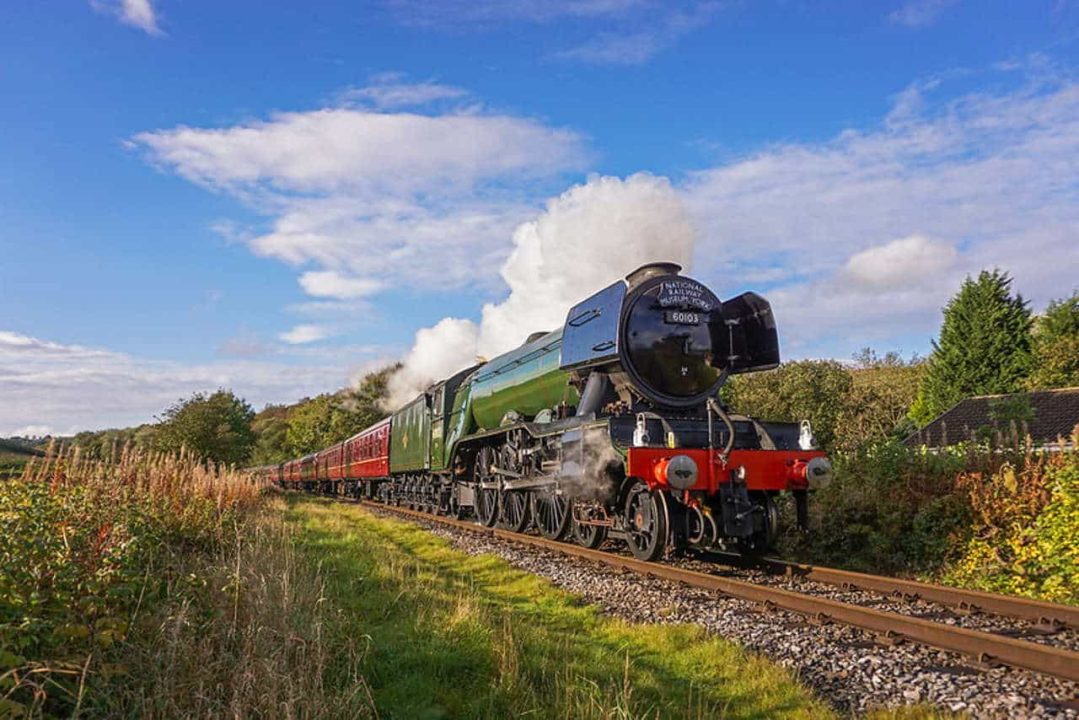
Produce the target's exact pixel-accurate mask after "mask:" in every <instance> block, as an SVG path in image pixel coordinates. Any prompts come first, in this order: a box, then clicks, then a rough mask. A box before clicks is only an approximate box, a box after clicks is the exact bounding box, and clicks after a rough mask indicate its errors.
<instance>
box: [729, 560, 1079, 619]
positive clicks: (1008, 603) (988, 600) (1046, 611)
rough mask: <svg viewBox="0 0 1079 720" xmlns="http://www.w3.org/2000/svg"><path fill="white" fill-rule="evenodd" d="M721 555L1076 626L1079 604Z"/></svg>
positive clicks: (794, 573) (792, 573)
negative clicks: (1061, 603) (1063, 603)
mask: <svg viewBox="0 0 1079 720" xmlns="http://www.w3.org/2000/svg"><path fill="white" fill-rule="evenodd" d="M708 555H710V556H712V557H719V558H722V562H725V563H728V564H731V565H736V566H739V567H746V568H753V569H757V568H759V569H764V570H768V571H771V572H776V573H781V574H784V575H787V576H788V577H797V578H802V579H805V580H811V581H814V582H820V583H824V584H826V585H837V586H839V587H841V588H844V589H851V588H857V589H860V590H869V591H872V592H877V593H881V594H884V595H895V596H901V597H903V598H905V599H922V600H928V601H930V602H935V603H940V604H941V605H948V606H951V607H955V608H958V609H959V610H962V611H966V612H984V613H987V614H990V615H1003V616H1007V617H1014V618H1019V619H1022V620H1032V621H1034V622H1036V623H1038V624H1041V625H1045V626H1049V627H1070V628H1079V607H1073V606H1070V605H1058V604H1057V603H1051V602H1045V601H1043V600H1032V599H1030V598H1020V597H1008V596H1007V595H997V594H994V593H988V592H982V591H980V590H965V589H962V588H950V587H944V586H941V585H932V584H930V583H925V582H921V581H918V580H905V579H902V578H892V577H886V576H882V575H870V574H868V573H861V572H854V571H852V570H839V569H836V568H828V567H820V566H817V565H808V564H803V563H795V562H788V561H786V560H776V559H773V558H761V559H747V558H744V557H742V556H740V555H735V554H731V553H709V554H708Z"/></svg>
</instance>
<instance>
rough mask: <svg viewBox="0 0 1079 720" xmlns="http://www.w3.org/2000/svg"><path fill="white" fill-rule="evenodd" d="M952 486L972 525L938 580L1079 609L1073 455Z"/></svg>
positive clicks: (1042, 456) (1030, 457)
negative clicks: (958, 490) (969, 511)
mask: <svg viewBox="0 0 1079 720" xmlns="http://www.w3.org/2000/svg"><path fill="white" fill-rule="evenodd" d="M1074 439H1075V440H1079V433H1076V436H1075V438H1074ZM959 485H960V487H961V489H962V490H963V491H965V493H966V496H967V497H968V498H969V500H970V504H971V508H972V511H973V514H974V518H975V528H974V532H973V534H972V536H971V537H970V538H969V540H968V541H967V543H966V544H965V545H964V546H963V547H962V555H961V557H959V558H958V559H957V560H956V561H955V562H954V563H952V564H951V565H950V566H949V567H948V568H947V569H945V571H944V572H943V573H942V574H941V579H942V580H943V581H944V582H947V583H950V584H955V585H960V586H963V587H972V588H978V589H981V590H989V591H994V592H1004V593H1009V594H1014V595H1025V596H1028V597H1036V598H1041V599H1043V600H1051V601H1054V602H1064V603H1071V604H1079V535H1077V529H1079V455H1076V453H1074V452H1062V453H1027V454H1026V455H1024V456H1023V457H1022V459H1021V460H1020V461H1018V462H1016V463H1015V464H1012V463H1009V464H1006V465H1003V466H1002V467H1000V468H999V469H997V470H996V472H994V473H992V474H991V475H984V474H981V473H965V474H963V475H961V476H960V478H959Z"/></svg>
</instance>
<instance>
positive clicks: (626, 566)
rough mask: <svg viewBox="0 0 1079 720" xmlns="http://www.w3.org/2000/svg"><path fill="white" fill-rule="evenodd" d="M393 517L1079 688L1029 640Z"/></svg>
mask: <svg viewBox="0 0 1079 720" xmlns="http://www.w3.org/2000/svg"><path fill="white" fill-rule="evenodd" d="M364 504H369V505H370V506H371V507H377V508H381V509H383V510H386V511H388V512H390V513H392V514H397V515H401V516H406V517H416V518H419V519H422V520H427V521H430V522H436V523H440V524H443V525H449V526H452V527H456V528H460V529H462V530H467V531H470V532H474V533H477V534H483V535H488V536H493V537H497V538H501V539H503V540H509V541H512V542H517V543H523V544H526V545H532V546H534V547H540V548H544V549H547V550H553V551H555V552H559V553H562V554H564V555H569V556H571V557H579V558H584V559H586V560H591V561H593V562H597V563H601V564H604V565H609V566H611V567H615V568H619V569H623V570H629V571H631V572H635V573H638V574H642V575H648V576H652V577H657V578H661V579H664V580H669V581H671V582H675V583H684V584H686V585H689V586H692V587H698V588H703V589H706V590H713V591H716V592H719V593H721V594H723V595H727V596H730V597H734V598H738V599H741V600H747V601H749V602H753V603H758V604H760V605H763V606H766V607H769V608H778V609H782V610H788V611H791V612H795V613H799V614H802V615H806V616H809V617H811V618H814V619H815V620H819V621H834V622H838V623H841V624H844V625H851V626H854V627H859V628H862V629H864V630H869V631H871V632H874V633H877V634H878V635H881V636H883V637H886V638H891V639H907V640H911V641H913V642H917V643H921V644H923V645H929V646H931V647H935V648H939V649H942V650H949V651H952V652H957V653H961V654H964V655H968V656H970V657H973V658H975V659H977V660H978V661H980V662H983V663H988V664H998V663H999V664H1003V665H1010V666H1012V667H1018V668H1024V669H1026V670H1033V671H1034V672H1039V673H1044V674H1047V675H1052V676H1054V677H1058V678H1063V679H1066V680H1071V681H1074V682H1079V653H1077V652H1072V651H1070V650H1064V649H1061V648H1056V647H1051V646H1048V645H1039V644H1038V643H1032V642H1028V641H1025V640H1017V639H1014V638H1010V637H1003V636H1000V635H994V634H992V633H987V632H983V631H980V630H969V629H966V628H960V627H955V626H951V625H944V624H941V623H935V622H931V621H929V620H923V619H921V618H913V617H909V616H906V615H902V614H900V613H895V612H888V611H884V610H876V609H873V608H867V607H862V606H860V605H853V604H851V603H845V602H840V601H838V600H831V599H829V598H822V597H816V596H813V595H806V594H803V593H798V592H794V591H791V590H784V589H781V588H775V587H769V586H766V585H756V584H753V583H749V582H745V581H743V580H732V579H730V578H724V577H720V576H717V575H709V574H707V573H702V572H697V571H695V570H686V569H684V568H678V567H673V566H671V565H664V564H661V563H652V562H644V561H642V560H637V559H636V558H631V557H626V556H623V555H616V554H614V553H610V552H605V551H602V550H589V549H588V548H583V547H580V546H578V545H571V544H569V543H564V542H558V541H555V540H548V539H547V538H543V537H536V536H533V535H524V534H522V533H515V532H511V531H509V530H503V529H501V528H488V527H484V526H482V525H476V524H475V523H472V522H466V521H462V520H457V519H454V518H447V517H445V516H441V515H433V514H431V513H426V512H420V511H418V510H409V509H407V508H401V507H396V506H393V505H383V504H381V503H364Z"/></svg>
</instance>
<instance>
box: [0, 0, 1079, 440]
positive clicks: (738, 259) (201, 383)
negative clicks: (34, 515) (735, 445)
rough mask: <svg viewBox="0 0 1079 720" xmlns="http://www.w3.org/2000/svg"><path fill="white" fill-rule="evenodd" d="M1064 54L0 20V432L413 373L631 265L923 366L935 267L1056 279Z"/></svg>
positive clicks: (800, 332)
mask: <svg viewBox="0 0 1079 720" xmlns="http://www.w3.org/2000/svg"><path fill="white" fill-rule="evenodd" d="M1077 36H1079V4H1077V3H1075V2H1067V1H1064V0H1056V1H1052V2H1029V3H1014V2H977V3H975V2H969V1H968V2H962V1H960V0H894V1H892V2H868V3H867V2H827V1H824V2H816V3H809V2H795V1H793V0H790V1H782V0H776V1H774V2H769V1H767V0H761V1H760V2H748V1H744V2H655V1H653V0H547V1H545V2H541V1H540V0H504V1H503V2H493V1H489V0H472V1H471V2H465V1H464V0H445V1H443V2H428V1H426V0H385V1H384V2H370V3H333V2H326V3H319V4H317V5H312V4H302V5H301V4H289V5H286V4H283V3H280V4H279V3H267V2H257V3H256V2H229V3H208V2H190V1H189V2H179V0H122V1H121V0H116V1H112V0H92V1H91V2H86V3H80V2H74V3H63V4H58V3H7V4H4V5H3V6H0V97H2V98H4V102H3V105H2V115H0V158H2V163H0V310H2V313H0V397H2V398H3V399H4V402H2V403H0V435H3V434H8V433H15V432H45V431H51V432H60V433H66V432H71V431H73V430H78V429H84V428H100V427H106V426H116V425H126V424H132V423H136V422H141V421H146V420H150V419H152V417H153V415H154V414H155V413H157V412H160V410H161V409H162V408H163V407H164V406H165V405H166V404H168V403H169V402H170V401H172V400H175V399H176V398H178V397H181V396H183V395H186V394H188V393H190V392H192V391H194V390H199V389H204V390H212V389H214V388H216V387H218V386H229V387H233V388H235V389H236V390H237V391H239V392H240V393H241V394H243V395H245V396H246V397H248V399H250V400H251V401H252V402H253V404H255V405H256V406H257V407H261V406H262V405H263V404H264V403H266V402H289V401H294V400H296V399H298V398H299V397H302V396H304V395H308V394H313V393H317V392H320V391H328V390H332V389H334V388H337V387H340V386H342V385H344V384H346V383H348V382H350V381H353V380H354V379H355V378H356V377H358V376H360V375H362V374H363V373H364V372H365V371H367V370H369V369H371V368H373V367H377V366H378V365H380V364H382V363H385V362H387V361H390V360H393V359H397V358H400V357H402V356H406V357H409V358H411V360H412V361H414V362H413V364H414V365H416V368H415V375H416V378H415V379H417V380H421V381H422V380H423V379H424V378H425V377H429V376H431V375H434V374H437V373H439V372H442V371H443V370H446V367H445V366H448V365H453V364H454V363H456V362H464V361H466V360H467V359H468V358H470V357H471V356H473V355H474V354H475V353H476V352H480V353H482V354H488V355H489V354H491V353H493V352H497V351H498V350H500V349H502V348H503V346H505V345H506V344H507V343H509V342H510V341H511V340H515V336H514V333H516V332H519V333H523V334H527V332H528V331H530V330H531V329H533V328H532V327H531V326H532V325H535V324H540V325H543V324H550V323H551V322H552V320H551V319H552V318H555V317H557V316H558V314H559V313H564V311H565V305H566V304H567V303H569V302H572V301H574V300H576V299H577V296H578V295H584V294H586V293H587V292H588V291H589V290H590V289H592V287H594V286H599V285H602V284H606V283H608V282H610V281H611V280H613V279H614V278H616V277H618V276H619V275H621V274H623V273H624V271H625V268H624V267H623V266H624V265H625V264H626V263H629V262H633V261H635V260H637V259H640V258H646V259H648V258H651V257H653V256H654V255H657V254H659V255H663V256H671V257H674V258H676V259H679V260H682V261H683V262H684V263H686V264H687V265H690V266H691V268H692V270H691V272H692V274H693V275H695V276H696V277H698V278H699V279H701V280H703V281H705V282H707V283H709V284H710V285H711V286H712V287H714V288H715V289H716V290H717V292H718V294H719V295H720V296H723V297H726V296H730V295H734V294H737V293H739V292H742V291H744V290H747V289H754V290H757V291H760V292H762V293H764V294H766V295H767V296H769V297H770V298H771V299H772V301H773V303H774V305H775V307H776V311H777V315H778V318H779V322H780V330H781V336H782V339H783V347H784V351H785V354H786V355H787V356H788V357H836V358H847V357H849V356H850V354H851V353H852V352H854V351H855V350H857V349H858V348H860V347H862V346H865V345H871V346H873V347H875V348H877V349H878V350H880V351H885V350H891V349H896V350H900V351H902V352H904V353H907V354H909V353H913V352H919V353H925V352H926V351H927V349H928V347H929V340H930V338H931V337H932V335H933V333H934V331H935V329H936V326H937V323H938V321H939V308H940V306H941V304H942V303H943V302H944V301H945V300H946V299H947V297H948V296H949V295H950V294H951V293H952V292H954V290H955V287H956V286H957V284H958V282H959V281H960V280H961V279H962V277H963V276H964V275H965V274H967V273H971V272H977V271H978V270H980V269H982V268H983V267H991V266H999V267H1002V268H1004V269H1007V270H1009V271H1010V272H1012V273H1013V275H1014V276H1015V279H1016V285H1017V288H1018V289H1019V290H1020V291H1022V292H1023V294H1024V295H1025V296H1027V297H1029V298H1030V299H1031V301H1032V304H1033V305H1034V307H1035V309H1040V308H1041V307H1042V306H1043V305H1044V304H1045V302H1046V301H1047V300H1048V299H1050V298H1052V297H1058V296H1061V295H1065V294H1068V293H1070V292H1071V291H1072V290H1073V289H1074V288H1075V287H1076V286H1077V285H1079V280H1076V277H1077V276H1079V273H1077V272H1076V270H1077V269H1079V202H1077V200H1079V197H1077V195H1079V192H1077V189H1079V183H1077V180H1076V178H1077V177H1079V172H1077V171H1079V85H1077V83H1076V80H1075V69H1076V45H1077V43H1076V40H1077ZM637 173H646V175H635V174H637ZM631 177H632V178H635V179H632V180H631V179H630V178H631ZM572 188H576V190H572ZM642 207H648V208H655V210H654V211H648V212H644V211H642ZM642 212H644V214H641V213H642ZM671 238H678V239H677V240H672V239H671ZM515 248H516V249H517V252H514V249H515ZM567 258H571V259H570V260H569V261H567ZM485 304H488V305H490V307H491V310H490V311H483V310H482V308H483V307H484V305H485ZM537 305H543V308H542V309H541V310H539V311H537V310H535V306H537ZM444 318H454V319H456V320H455V321H454V322H451V323H444V324H443V325H442V326H441V328H440V330H439V331H438V332H439V333H442V334H434V335H432V334H430V333H429V334H428V335H427V336H425V337H428V338H429V339H431V340H432V342H433V341H434V340H438V342H433V344H434V345H436V346H441V345H440V344H441V343H449V342H455V343H457V350H456V351H454V352H446V353H442V354H441V357H439V358H437V359H432V358H430V357H421V355H422V353H419V352H418V351H416V350H415V349H414V348H413V345H414V338H415V335H416V333H417V331H419V330H421V329H423V328H429V327H432V326H436V324H438V323H439V322H440V321H441V320H443V319H444ZM450 331H453V332H450ZM410 348H413V350H411V351H410ZM436 354H438V353H436ZM436 360H437V361H436ZM451 369H452V368H451Z"/></svg>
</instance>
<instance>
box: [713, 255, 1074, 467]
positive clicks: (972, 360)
mask: <svg viewBox="0 0 1079 720" xmlns="http://www.w3.org/2000/svg"><path fill="white" fill-rule="evenodd" d="M1012 285H1013V282H1012V279H1011V277H1009V275H1008V274H1007V273H1005V272H1001V271H999V270H991V271H983V272H981V273H980V274H979V275H978V276H977V277H976V278H972V277H968V278H967V279H966V280H965V281H964V282H963V284H962V285H961V286H960V288H959V291H958V292H957V293H956V294H955V295H954V296H953V297H952V298H951V299H950V300H949V301H948V303H947V305H945V307H944V310H943V315H944V318H943V322H942V324H941V328H940V333H939V336H938V337H937V339H935V340H934V341H933V346H932V347H933V351H932V353H931V354H930V355H929V357H927V358H917V357H913V358H911V359H909V360H904V359H903V358H901V357H899V356H898V355H896V354H895V353H888V354H886V355H885V356H883V357H878V356H877V355H876V353H874V352H873V351H872V350H869V349H865V350H863V351H862V352H861V353H859V354H858V355H856V356H855V357H854V362H853V364H844V363H839V362H836V361H833V360H803V361H796V362H788V363H784V364H783V365H781V366H780V367H779V368H777V369H776V370H772V371H769V372H765V373H756V374H752V375H743V376H738V377H736V378H734V379H733V380H732V382H731V383H729V385H728V387H726V388H724V391H723V394H724V398H725V399H726V400H727V401H728V402H729V403H730V405H731V406H732V407H733V408H734V409H736V410H737V411H738V412H742V413H746V414H749V415H754V416H757V417H761V418H765V419H769V420H786V421H796V420H801V419H808V420H809V421H810V422H811V423H812V425H813V428H814V432H815V434H816V436H817V440H818V441H819V442H820V443H821V445H822V446H823V447H825V448H827V449H839V450H844V449H846V450H849V449H854V448H857V447H862V446H864V445H866V444H867V443H872V442H874V441H879V440H884V439H887V438H902V437H906V436H907V435H909V434H910V433H912V432H914V431H915V430H917V429H918V428H919V427H922V426H924V425H925V424H927V423H928V422H930V421H931V420H933V419H934V418H936V417H937V416H938V415H940V414H941V413H943V412H945V411H946V410H948V409H949V408H951V407H952V406H953V405H955V404H956V403H958V402H959V401H960V400H962V399H964V398H966V397H970V396H973V395H993V394H1005V393H1015V392H1020V391H1024V390H1047V389H1053V388H1061V387H1075V386H1079V291H1077V292H1073V293H1072V295H1071V296H1070V297H1066V298H1060V299H1056V300H1053V301H1051V302H1050V303H1049V305H1048V307H1047V308H1046V309H1045V312H1044V313H1042V314H1041V315H1038V316H1035V315H1034V314H1033V313H1032V311H1031V309H1030V304H1029V303H1028V302H1027V301H1026V300H1024V299H1023V297H1022V295H1020V294H1018V293H1014V292H1013V287H1012ZM1012 412H1013V413H1015V414H1016V415H1017V417H1016V418H1015V419H1026V418H1023V417H1022V413H1023V409H1022V408H1021V407H1016V408H1014V409H1013V410H1012ZM1004 419H1011V418H1004Z"/></svg>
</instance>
